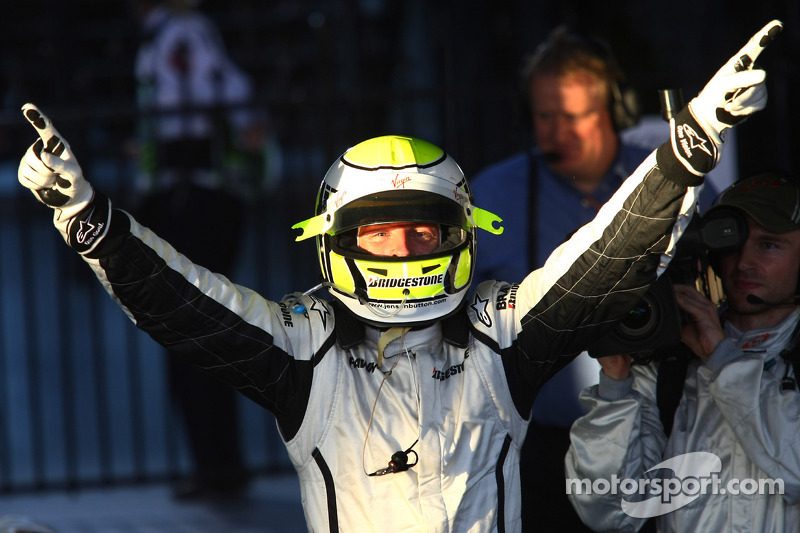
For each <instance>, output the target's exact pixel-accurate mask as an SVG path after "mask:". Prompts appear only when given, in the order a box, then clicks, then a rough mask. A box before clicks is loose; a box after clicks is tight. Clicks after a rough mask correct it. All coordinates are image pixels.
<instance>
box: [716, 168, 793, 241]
mask: <svg viewBox="0 0 800 533" xmlns="http://www.w3.org/2000/svg"><path fill="white" fill-rule="evenodd" d="M725 206H727V207H735V208H737V209H740V210H742V211H744V212H745V213H747V214H748V215H750V216H751V217H753V219H755V221H756V222H758V223H759V224H761V225H762V226H764V227H765V228H766V229H767V230H769V231H771V232H773V233H787V232H789V231H795V230H800V183H798V182H797V181H795V180H793V179H791V178H789V177H787V176H786V175H784V174H778V173H773V172H765V173H761V174H756V175H755V176H751V177H749V178H744V179H742V180H739V181H737V182H736V183H734V184H733V185H731V186H730V187H728V188H727V189H725V190H724V191H723V192H722V194H720V196H719V198H718V200H717V203H716V205H714V207H712V208H711V209H709V210H708V211H707V212H706V215H707V214H708V213H710V212H711V211H714V210H716V209H717V208H721V207H725Z"/></svg>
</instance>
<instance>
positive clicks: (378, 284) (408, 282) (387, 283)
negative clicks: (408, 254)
mask: <svg viewBox="0 0 800 533" xmlns="http://www.w3.org/2000/svg"><path fill="white" fill-rule="evenodd" d="M442 280H444V274H437V275H435V276H418V277H414V278H370V279H369V280H368V281H367V287H369V288H393V287H424V286H426V285H437V284H440V283H442Z"/></svg>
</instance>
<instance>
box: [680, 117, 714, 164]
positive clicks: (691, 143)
mask: <svg viewBox="0 0 800 533" xmlns="http://www.w3.org/2000/svg"><path fill="white" fill-rule="evenodd" d="M675 133H676V134H677V136H678V142H679V143H680V145H681V149H682V150H683V153H684V154H685V155H686V157H687V158H690V159H691V157H692V150H694V149H696V148H699V149H700V150H702V151H704V152H705V153H707V154H708V155H709V156H711V157H713V154H712V153H711V150H709V149H708V147H707V146H706V143H707V142H708V139H703V138H702V137H700V135H698V134H697V132H696V131H695V130H694V128H692V127H691V126H689V125H688V124H683V125H681V126H678V127H677V128H676V129H675Z"/></svg>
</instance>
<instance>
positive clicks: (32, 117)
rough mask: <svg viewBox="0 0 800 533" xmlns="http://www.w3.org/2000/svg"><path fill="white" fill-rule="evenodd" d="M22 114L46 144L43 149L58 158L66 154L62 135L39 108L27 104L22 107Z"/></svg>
mask: <svg viewBox="0 0 800 533" xmlns="http://www.w3.org/2000/svg"><path fill="white" fill-rule="evenodd" d="M22 114H23V115H25V118H26V119H28V122H30V123H31V125H32V126H33V127H34V128H36V131H37V132H38V133H39V137H40V138H41V139H42V142H43V143H44V146H43V149H44V150H45V151H46V152H50V153H51V154H54V155H56V156H61V154H62V152H64V148H65V147H64V143H63V142H62V141H61V135H60V134H59V133H58V130H56V129H55V128H54V127H53V124H52V123H51V122H50V119H49V118H47V117H46V116H45V115H44V114H42V112H41V111H39V108H38V107H36V106H35V105H33V104H25V105H24V106H22Z"/></svg>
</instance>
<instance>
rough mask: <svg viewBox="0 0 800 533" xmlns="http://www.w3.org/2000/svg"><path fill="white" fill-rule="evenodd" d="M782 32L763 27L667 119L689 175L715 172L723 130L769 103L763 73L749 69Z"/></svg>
mask: <svg viewBox="0 0 800 533" xmlns="http://www.w3.org/2000/svg"><path fill="white" fill-rule="evenodd" d="M782 28H783V23H781V21H779V20H773V21H772V22H770V23H769V24H767V25H766V26H764V27H763V28H761V29H760V30H759V31H758V32H757V33H756V34H755V35H754V36H753V37H751V38H750V40H749V41H748V42H747V44H745V45H744V47H743V48H742V49H741V50H739V52H737V53H736V55H734V56H733V57H731V58H730V59H729V60H728V62H727V63H725V64H724V65H723V66H722V68H720V69H719V70H718V71H717V73H716V74H714V76H713V77H712V78H711V80H709V82H708V83H707V84H706V86H705V87H704V88H703V90H702V91H700V93H699V94H698V95H697V96H696V97H694V98H693V99H692V100H691V101H690V102H689V105H687V106H686V107H685V108H684V109H683V110H682V111H680V112H679V113H678V114H677V115H676V116H675V117H674V118H673V119H672V120H671V121H670V143H671V145H672V150H673V152H674V153H675V156H676V157H677V158H678V160H679V161H680V162H681V164H683V166H684V167H686V169H687V170H688V171H689V172H691V173H692V174H694V175H696V176H703V175H705V174H706V173H708V172H709V171H710V170H711V169H713V168H714V166H715V165H716V164H717V163H718V162H719V158H720V150H721V148H722V144H723V143H724V141H725V131H726V130H727V129H728V128H730V127H731V126H734V125H735V124H738V123H739V122H741V121H743V120H744V119H746V118H747V117H748V116H749V115H751V114H753V113H755V112H756V111H760V110H761V109H763V108H764V107H765V106H766V105H767V89H766V86H765V83H764V82H765V79H766V72H765V71H764V70H761V69H754V68H753V65H754V63H755V61H756V59H757V58H758V56H759V54H760V53H761V52H762V51H763V50H764V49H765V48H766V47H767V45H768V44H769V43H770V42H771V41H772V40H773V39H774V38H775V37H777V35H778V34H779V33H780V32H781V30H782Z"/></svg>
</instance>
